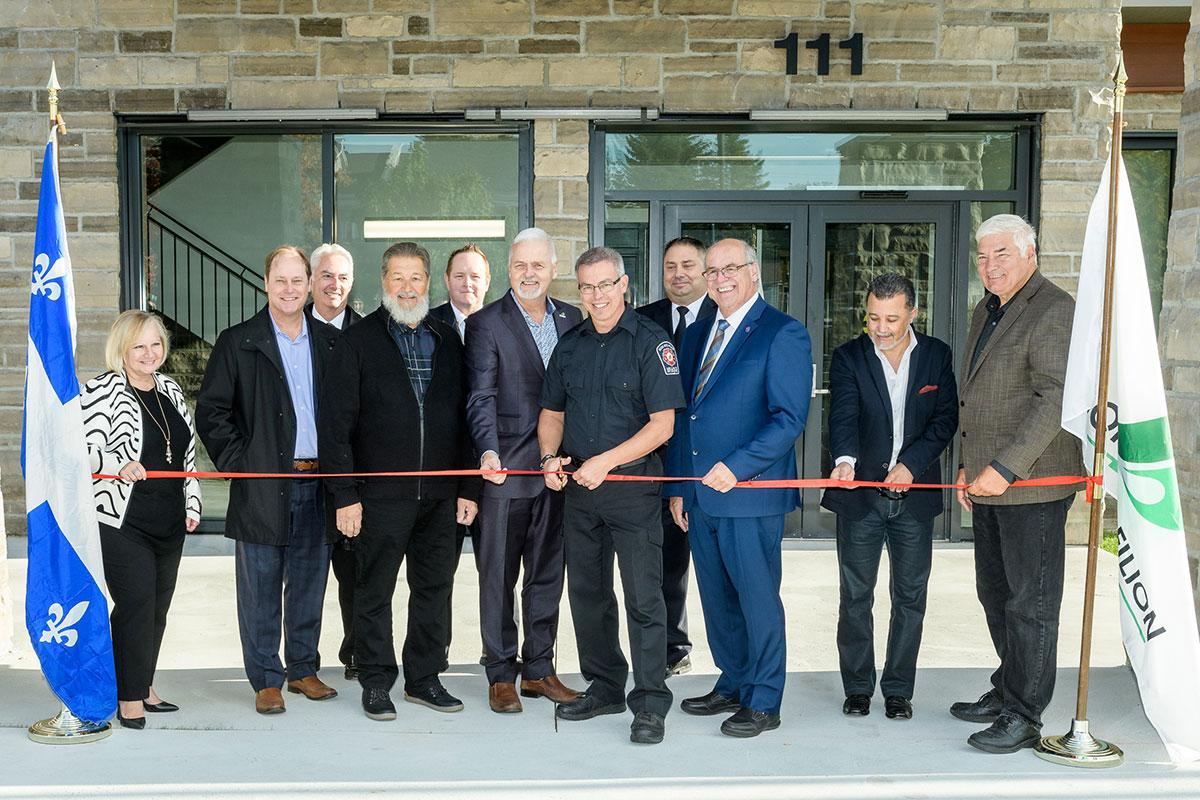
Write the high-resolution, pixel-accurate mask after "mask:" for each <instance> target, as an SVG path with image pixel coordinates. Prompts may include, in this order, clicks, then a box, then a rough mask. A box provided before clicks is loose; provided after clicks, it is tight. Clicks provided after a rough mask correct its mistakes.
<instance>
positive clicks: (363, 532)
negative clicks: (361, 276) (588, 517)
mask: <svg viewBox="0 0 1200 800" xmlns="http://www.w3.org/2000/svg"><path fill="white" fill-rule="evenodd" d="M382 273H383V274H382V278H383V280H382V283H383V292H382V298H381V302H382V305H381V306H380V308H379V309H377V310H376V311H375V312H373V313H372V314H370V315H368V316H367V317H366V318H364V319H363V320H362V321H361V322H359V323H358V324H357V325H354V326H353V327H351V328H348V329H347V330H346V331H345V332H344V333H343V334H342V335H341V337H340V338H339V339H338V343H337V347H336V348H335V351H334V354H333V359H332V362H331V365H330V368H329V371H328V376H327V380H326V382H325V391H324V392H323V393H322V395H321V402H322V408H324V409H325V410H326V412H325V413H324V414H323V416H322V419H321V427H320V437H321V438H320V441H321V447H322V457H323V458H324V459H325V463H326V464H327V466H326V471H327V472H333V473H347V472H366V473H371V472H410V471H431V470H433V471H440V470H458V469H464V468H469V467H471V466H474V458H473V456H472V453H471V448H470V442H469V440H468V437H467V429H466V423H465V419H464V412H465V407H466V381H465V379H464V378H465V376H464V373H463V363H462V343H461V342H459V339H458V335H457V334H456V333H455V332H454V329H453V328H450V327H448V326H446V325H444V324H442V323H441V322H438V321H437V320H433V319H430V318H429V313H428V312H429V254H428V252H427V251H426V250H425V248H423V247H421V246H419V245H416V244H413V243H412V242H400V243H398V244H394V245H392V246H391V247H389V248H388V249H387V250H386V251H385V252H384V255H383V269H382ZM479 483H480V481H479V478H478V477H457V476H437V477H385V476H372V477H368V478H360V479H355V478H328V479H326V484H327V488H328V489H329V492H330V494H331V495H332V498H333V503H334V505H335V507H336V509H337V512H336V515H337V526H338V530H340V531H341V532H342V533H343V534H345V535H346V536H348V537H350V538H352V539H356V542H355V547H354V552H355V554H356V555H357V557H358V585H357V586H356V587H355V620H354V632H355V650H354V657H355V661H356V662H357V664H358V681H359V683H360V684H361V685H362V687H363V695H362V704H363V710H364V711H365V712H366V714H367V716H368V717H370V718H371V719H376V720H391V719H395V718H396V707H395V706H394V705H393V704H392V701H391V697H390V696H389V691H390V689H391V687H392V685H393V684H394V683H395V681H396V678H397V676H398V675H399V669H398V668H397V664H396V651H395V647H394V646H393V644H392V595H393V593H394V592H395V590H396V578H397V575H398V572H399V569H400V564H401V562H402V561H403V560H404V559H406V558H407V560H408V570H407V577H408V590H409V597H408V632H407V634H406V636H405V639H404V652H403V657H402V663H403V664H404V699H405V700H407V701H409V702H412V703H419V704H421V705H425V706H428V707H429V708H432V709H434V710H435V711H460V710H462V707H463V706H462V702H461V701H460V700H458V698H456V697H453V696H451V695H450V693H449V692H447V691H446V689H445V687H444V686H442V683H441V681H440V680H439V679H438V673H439V672H440V671H441V669H442V665H443V664H444V662H445V658H446V644H447V642H448V641H449V638H450V626H449V620H448V619H447V615H446V610H447V607H448V605H447V598H448V597H449V595H450V586H451V584H452V583H453V580H454V525H455V523H456V522H458V523H460V524H463V525H469V524H470V523H471V521H472V520H473V519H474V518H475V513H476V510H477V506H476V503H475V501H476V498H477V497H478V494H479Z"/></svg>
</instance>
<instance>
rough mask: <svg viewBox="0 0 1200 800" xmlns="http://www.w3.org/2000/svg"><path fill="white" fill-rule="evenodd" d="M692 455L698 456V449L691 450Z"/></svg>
mask: <svg viewBox="0 0 1200 800" xmlns="http://www.w3.org/2000/svg"><path fill="white" fill-rule="evenodd" d="M692 455H694V456H698V455H700V451H698V450H693V451H692Z"/></svg>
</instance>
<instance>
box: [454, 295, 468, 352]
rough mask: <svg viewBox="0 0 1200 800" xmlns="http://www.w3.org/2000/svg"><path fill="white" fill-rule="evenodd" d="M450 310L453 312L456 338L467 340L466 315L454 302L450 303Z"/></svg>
mask: <svg viewBox="0 0 1200 800" xmlns="http://www.w3.org/2000/svg"><path fill="white" fill-rule="evenodd" d="M450 310H451V311H453V312H454V327H455V328H456V329H457V330H458V338H459V339H462V340H463V341H464V342H465V341H466V340H467V315H466V314H464V313H463V312H461V311H459V310H458V306H456V305H454V303H451V304H450Z"/></svg>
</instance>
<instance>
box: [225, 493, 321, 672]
mask: <svg viewBox="0 0 1200 800" xmlns="http://www.w3.org/2000/svg"><path fill="white" fill-rule="evenodd" d="M323 501H324V498H323V496H322V492H321V482H320V481H317V480H296V481H294V482H293V485H292V510H291V524H290V525H289V527H288V542H287V544H286V545H283V546H282V547H277V546H275V545H269V544H250V543H247V542H238V543H237V550H236V554H235V568H236V572H237V611H238V633H239V634H240V636H241V639H242V663H243V664H245V667H246V677H247V678H249V679H250V686H251V687H252V688H253V689H254V691H256V692H258V691H261V690H263V689H270V688H280V687H282V686H283V681H284V678H285V677H286V678H287V680H290V681H294V680H299V679H300V678H306V677H308V676H309V675H315V674H316V672H317V658H318V655H317V643H318V642H319V641H320V638H321V608H322V605H323V604H324V601H325V583H326V581H327V580H328V578H329V543H328V542H327V541H326V539H325V514H324V506H323ZM281 623H282V628H283V642H284V644H283V655H284V660H285V661H286V662H287V669H286V671H285V669H284V666H283V662H281V661H280V659H279V634H280V628H281Z"/></svg>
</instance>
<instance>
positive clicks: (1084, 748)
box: [1034, 719, 1125, 768]
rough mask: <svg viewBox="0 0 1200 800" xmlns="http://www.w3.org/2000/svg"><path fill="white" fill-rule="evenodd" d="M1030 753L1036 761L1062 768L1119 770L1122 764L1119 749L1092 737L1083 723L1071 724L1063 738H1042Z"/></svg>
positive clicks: (1080, 721) (1078, 721) (1085, 721)
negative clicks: (1041, 760) (1113, 768)
mask: <svg viewBox="0 0 1200 800" xmlns="http://www.w3.org/2000/svg"><path fill="white" fill-rule="evenodd" d="M1034 752H1035V753H1037V757H1038V758H1040V759H1043V760H1045V761H1049V762H1050V763H1051V764H1061V765H1063V766H1066V767H1092V768H1104V767H1119V766H1120V765H1121V764H1123V763H1124V762H1125V754H1124V753H1123V752H1121V748H1119V747H1117V746H1116V745H1115V744H1112V743H1111V742H1106V741H1104V740H1102V739H1097V738H1096V737H1094V736H1092V734H1091V733H1090V732H1089V731H1088V721H1087V720H1086V719H1074V720H1071V732H1070V733H1068V734H1065V735H1063V736H1043V737H1042V740H1041V741H1040V742H1038V743H1037V746H1036V747H1034Z"/></svg>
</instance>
